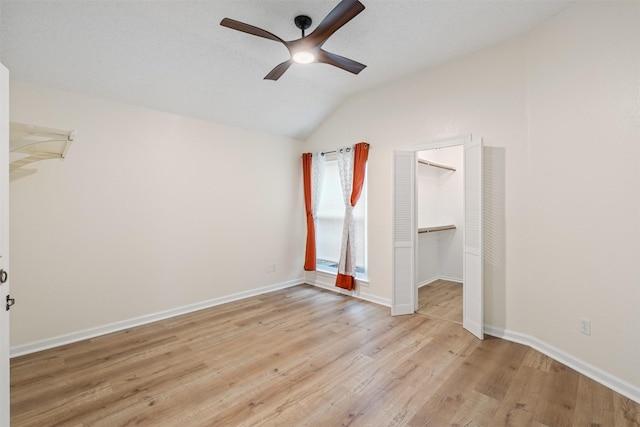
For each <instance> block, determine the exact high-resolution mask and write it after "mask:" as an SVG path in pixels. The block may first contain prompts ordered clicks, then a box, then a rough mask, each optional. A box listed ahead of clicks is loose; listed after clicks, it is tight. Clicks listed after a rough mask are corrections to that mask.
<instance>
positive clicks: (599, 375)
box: [484, 325, 640, 403]
mask: <svg viewBox="0 0 640 427" xmlns="http://www.w3.org/2000/svg"><path fill="white" fill-rule="evenodd" d="M484 332H485V333H486V334H488V335H491V336H494V337H497V338H502V339H505V340H508V341H513V342H516V343H518V344H524V345H526V346H529V347H531V348H533V349H535V350H537V351H539V352H540V353H543V354H546V355H547V356H549V357H551V358H552V359H555V360H557V361H558V362H560V363H563V364H565V365H567V366H568V367H570V368H571V369H574V370H576V371H578V372H580V373H581V374H583V375H585V376H587V377H589V378H591V379H592V380H594V381H597V382H599V383H600V384H602V385H604V386H607V387H609V388H610V389H612V390H614V391H616V392H618V393H620V394H621V395H623V396H626V397H628V398H629V399H631V400H633V401H635V402H636V403H640V387H638V386H635V385H633V384H631V383H629V382H627V381H625V380H623V379H621V378H618V377H616V376H614V375H611V374H610V373H608V372H605V371H603V370H602V369H600V368H598V367H596V366H593V365H591V364H589V363H587V362H585V361H584V360H581V359H578V358H577V357H575V356H572V355H570V354H568V353H565V352H564V351H562V350H560V349H558V348H556V347H554V346H552V345H550V344H547V343H545V342H543V341H540V340H539V339H538V338H536V337H532V336H530V335H526V334H521V333H519V332H513V331H510V330H508V329H502V328H496V327H494V326H488V325H485V326H484Z"/></svg>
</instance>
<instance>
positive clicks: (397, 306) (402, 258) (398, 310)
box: [391, 151, 418, 316]
mask: <svg viewBox="0 0 640 427" xmlns="http://www.w3.org/2000/svg"><path fill="white" fill-rule="evenodd" d="M415 157H416V155H415V152H413V151H396V152H394V158H393V294H392V299H391V300H392V301H391V314H392V315H394V316H397V315H401V314H413V313H414V312H415V307H416V304H417V298H418V289H417V287H416V286H415V280H416V274H415V271H416V266H415V260H416V251H415V246H416V244H415V242H416V233H417V228H416V222H415V181H416V179H415V168H416V159H415Z"/></svg>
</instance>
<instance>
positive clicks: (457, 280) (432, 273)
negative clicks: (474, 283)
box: [416, 145, 464, 325]
mask: <svg viewBox="0 0 640 427" xmlns="http://www.w3.org/2000/svg"><path fill="white" fill-rule="evenodd" d="M416 157H417V162H418V167H417V172H416V201H417V211H418V213H417V223H418V238H417V257H418V259H417V263H416V273H417V279H416V286H417V287H418V307H417V309H416V311H417V312H418V313H422V314H426V315H428V316H431V317H435V318H438V319H442V320H447V321H450V322H455V323H458V324H460V325H462V306H463V304H462V295H463V292H462V289H463V286H464V284H463V259H464V257H463V254H464V248H463V236H464V146H463V145H455V146H452V147H445V148H433V149H430V150H423V151H418V152H417V153H416Z"/></svg>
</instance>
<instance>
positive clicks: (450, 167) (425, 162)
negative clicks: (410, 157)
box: [418, 159, 456, 172]
mask: <svg viewBox="0 0 640 427" xmlns="http://www.w3.org/2000/svg"><path fill="white" fill-rule="evenodd" d="M418 163H420V164H423V165H427V166H433V167H434V168H440V169H446V170H450V171H454V172H455V171H456V168H454V167H453V166H449V165H443V164H442V163H436V162H432V161H431V160H424V159H418Z"/></svg>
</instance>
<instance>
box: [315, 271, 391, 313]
mask: <svg viewBox="0 0 640 427" xmlns="http://www.w3.org/2000/svg"><path fill="white" fill-rule="evenodd" d="M323 278H327V279H331V278H333V279H334V281H335V276H333V277H331V276H330V275H322V274H317V275H316V279H315V280H313V279H307V280H306V283H308V284H310V285H313V286H316V287H318V288H322V289H326V290H329V291H332V292H337V293H339V294H343V295H349V296H352V297H355V298H359V299H361V300H365V301H369V302H373V303H375V304H379V305H384V306H385V307H391V300H390V299H388V298H381V297H379V296H377V295H372V294H368V293H366V292H362V291H361V290H360V287H359V286H358V287H357V288H356V289H355V290H354V291H347V290H346V289H342V288H338V287H337V286H336V285H335V282H327V281H324V280H322V279H323Z"/></svg>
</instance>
